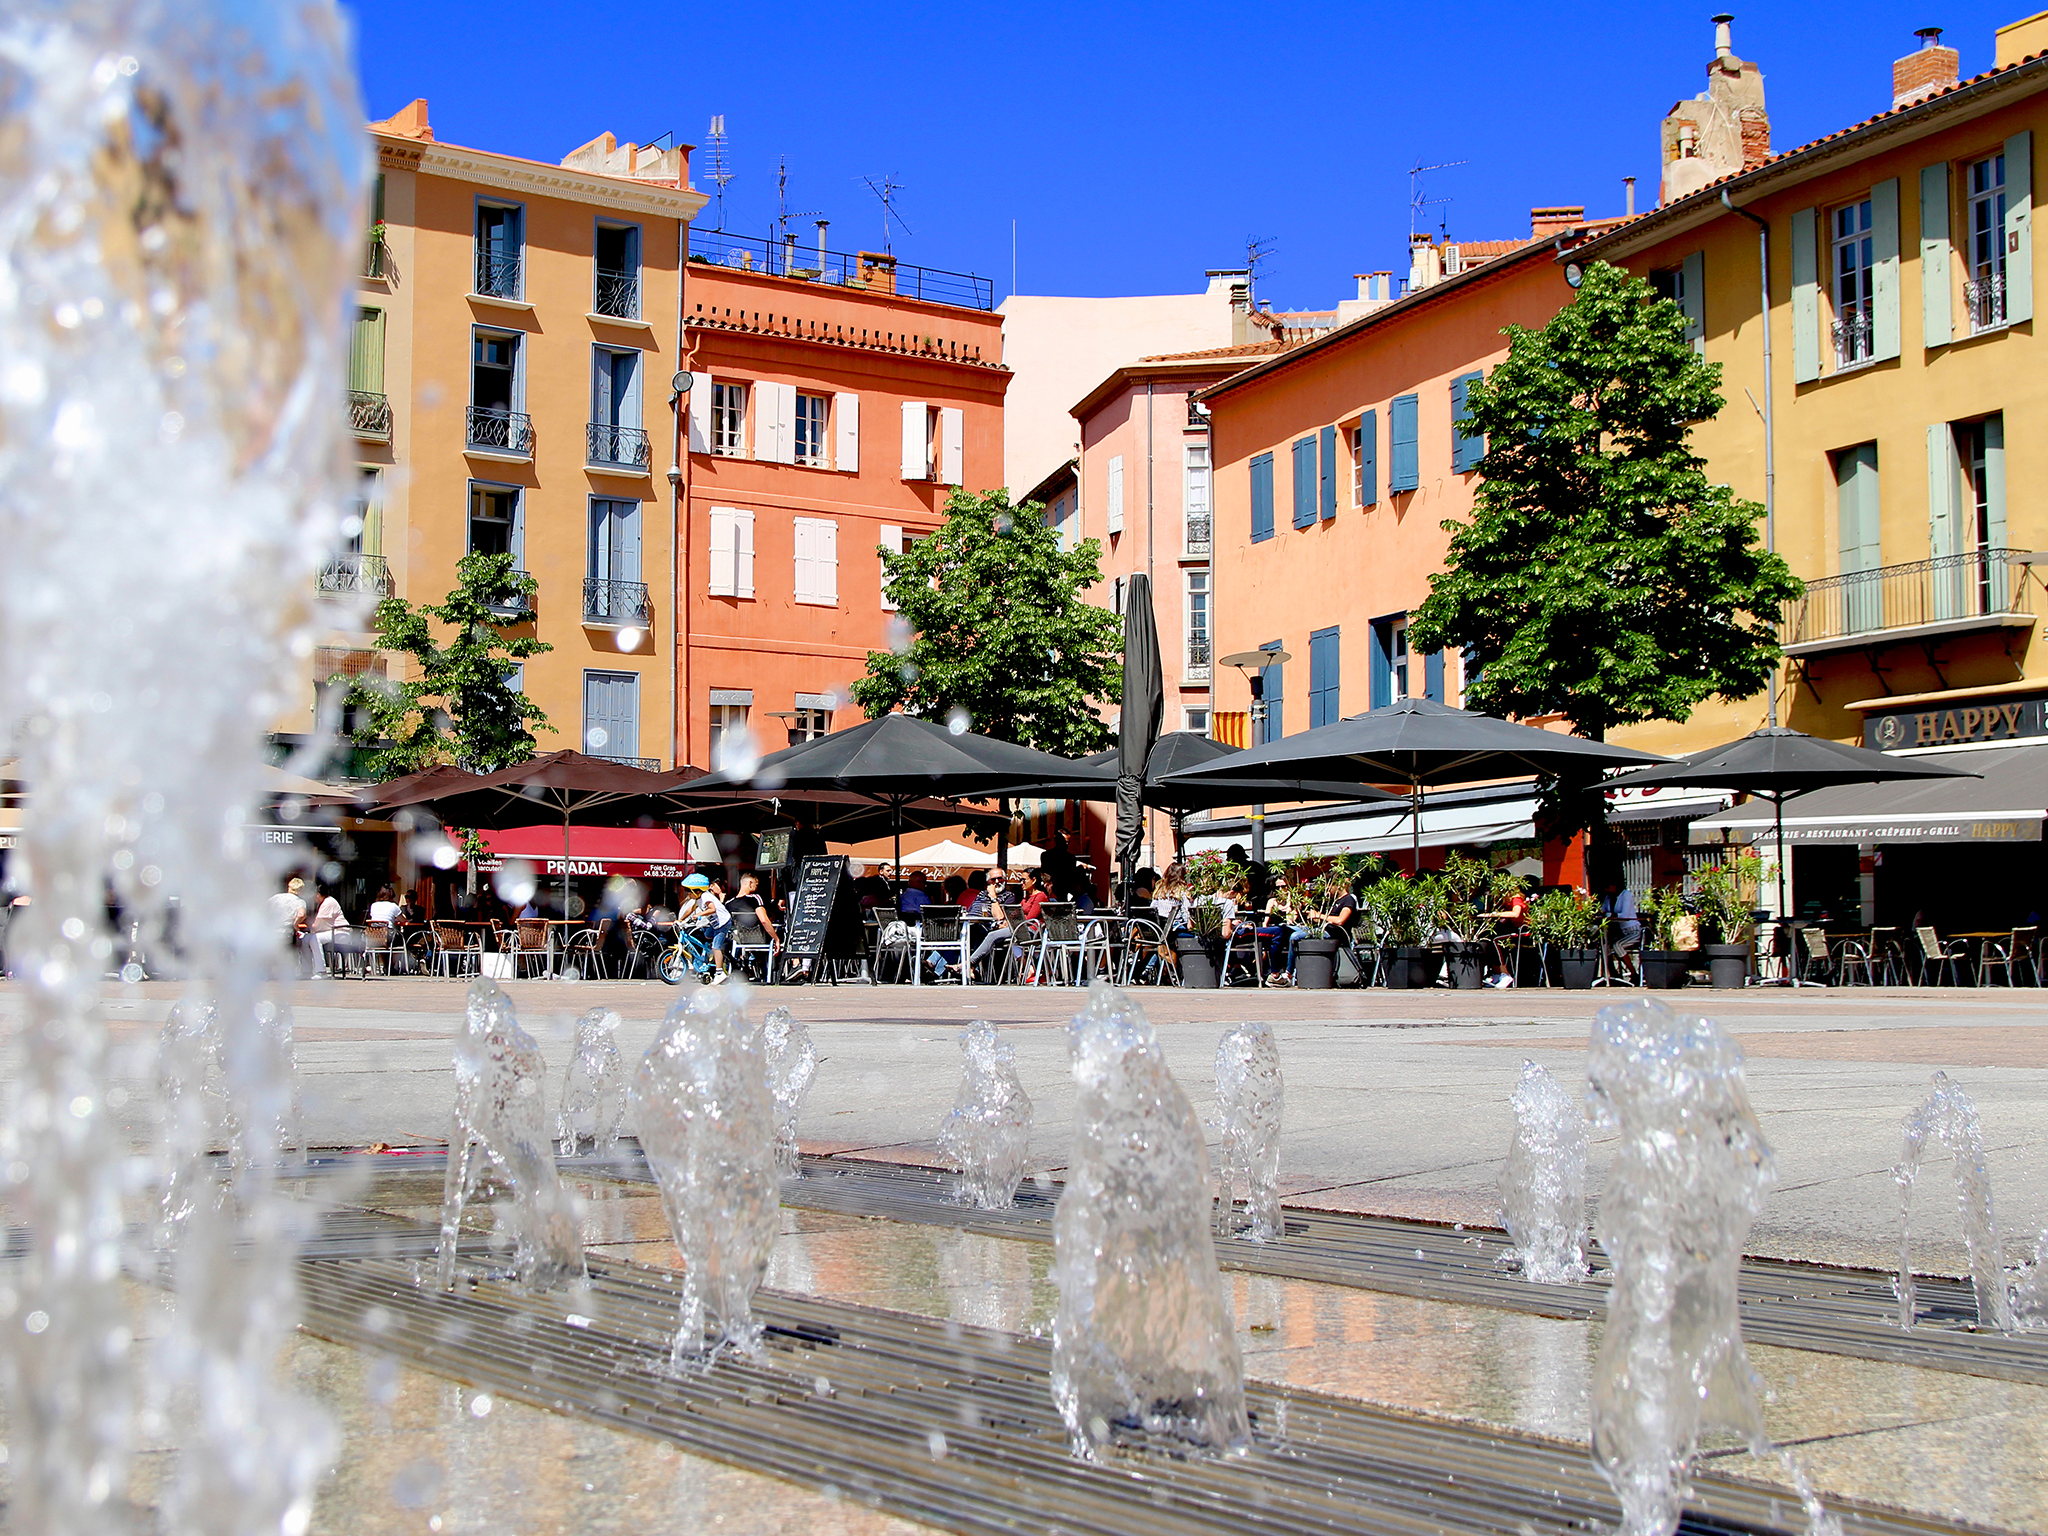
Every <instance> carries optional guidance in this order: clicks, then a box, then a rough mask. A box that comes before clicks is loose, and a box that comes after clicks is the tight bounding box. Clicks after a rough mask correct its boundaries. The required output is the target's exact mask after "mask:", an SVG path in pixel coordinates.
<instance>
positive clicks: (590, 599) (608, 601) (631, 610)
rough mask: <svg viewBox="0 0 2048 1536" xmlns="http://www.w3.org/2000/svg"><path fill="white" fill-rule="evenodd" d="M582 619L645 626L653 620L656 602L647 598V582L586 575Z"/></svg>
mask: <svg viewBox="0 0 2048 1536" xmlns="http://www.w3.org/2000/svg"><path fill="white" fill-rule="evenodd" d="M583 622H584V623H586V624H616V625H619V626H621V627H623V626H625V625H629V624H631V625H638V626H639V627H640V628H643V629H644V628H646V627H647V626H648V625H649V624H652V623H653V622H654V605H653V604H652V603H651V602H650V601H649V600H648V597H647V583H645V582H644V581H606V580H605V579H604V578H603V577H601V576H586V577H584V578H583Z"/></svg>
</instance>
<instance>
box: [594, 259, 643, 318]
mask: <svg viewBox="0 0 2048 1536" xmlns="http://www.w3.org/2000/svg"><path fill="white" fill-rule="evenodd" d="M597 313H599V314H600V315H610V316H612V317H613V318H614V319H617V320H638V319H639V318H640V274H639V273H638V272H607V271H605V269H604V268H603V267H599V268H598V269H597Z"/></svg>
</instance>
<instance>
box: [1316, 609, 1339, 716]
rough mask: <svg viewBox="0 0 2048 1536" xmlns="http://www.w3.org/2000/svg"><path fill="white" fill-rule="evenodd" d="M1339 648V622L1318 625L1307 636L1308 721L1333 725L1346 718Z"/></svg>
mask: <svg viewBox="0 0 2048 1536" xmlns="http://www.w3.org/2000/svg"><path fill="white" fill-rule="evenodd" d="M1338 667H1339V651H1338V631H1337V628H1336V626H1334V625H1333V626H1331V627H1330V628H1329V629H1319V630H1317V631H1316V632H1315V633H1314V634H1312V635H1310V636H1309V637H1308V724H1309V729H1310V730H1314V729H1315V728H1316V727H1317V726H1319V725H1334V724H1335V723H1336V722H1337V721H1339V720H1341V719H1342V718H1343V711H1342V708H1341V707H1340V705H1339V703H1338V696H1339V692H1340V689H1339V686H1338V683H1339V674H1338Z"/></svg>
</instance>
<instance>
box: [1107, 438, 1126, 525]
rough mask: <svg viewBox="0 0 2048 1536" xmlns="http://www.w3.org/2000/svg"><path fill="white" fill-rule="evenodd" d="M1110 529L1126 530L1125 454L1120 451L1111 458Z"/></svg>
mask: <svg viewBox="0 0 2048 1536" xmlns="http://www.w3.org/2000/svg"><path fill="white" fill-rule="evenodd" d="M1109 531H1110V532H1111V533H1122V532H1123V531H1124V456H1123V455H1122V454H1120V453H1118V454H1113V455H1111V456H1110V460H1109Z"/></svg>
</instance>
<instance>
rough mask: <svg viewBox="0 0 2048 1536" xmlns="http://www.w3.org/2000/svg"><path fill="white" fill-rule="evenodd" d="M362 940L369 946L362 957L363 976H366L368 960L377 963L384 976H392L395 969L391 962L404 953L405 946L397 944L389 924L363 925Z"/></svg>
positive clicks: (394, 933)
mask: <svg viewBox="0 0 2048 1536" xmlns="http://www.w3.org/2000/svg"><path fill="white" fill-rule="evenodd" d="M363 940H364V942H365V943H366V944H368V945H369V950H368V952H367V953H366V954H365V955H364V957H363V958H364V964H365V970H364V974H366V975H367V974H368V962H369V961H370V960H375V961H377V963H378V964H380V965H381V966H382V967H383V968H384V974H385V975H386V976H390V975H392V974H394V973H395V971H396V969H397V967H396V966H395V965H394V964H393V962H394V961H395V960H396V959H397V957H398V956H400V955H402V954H404V953H405V946H404V945H403V944H402V943H400V942H399V940H398V938H397V937H396V932H395V930H394V929H393V928H392V926H391V924H389V923H365V924H363Z"/></svg>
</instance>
